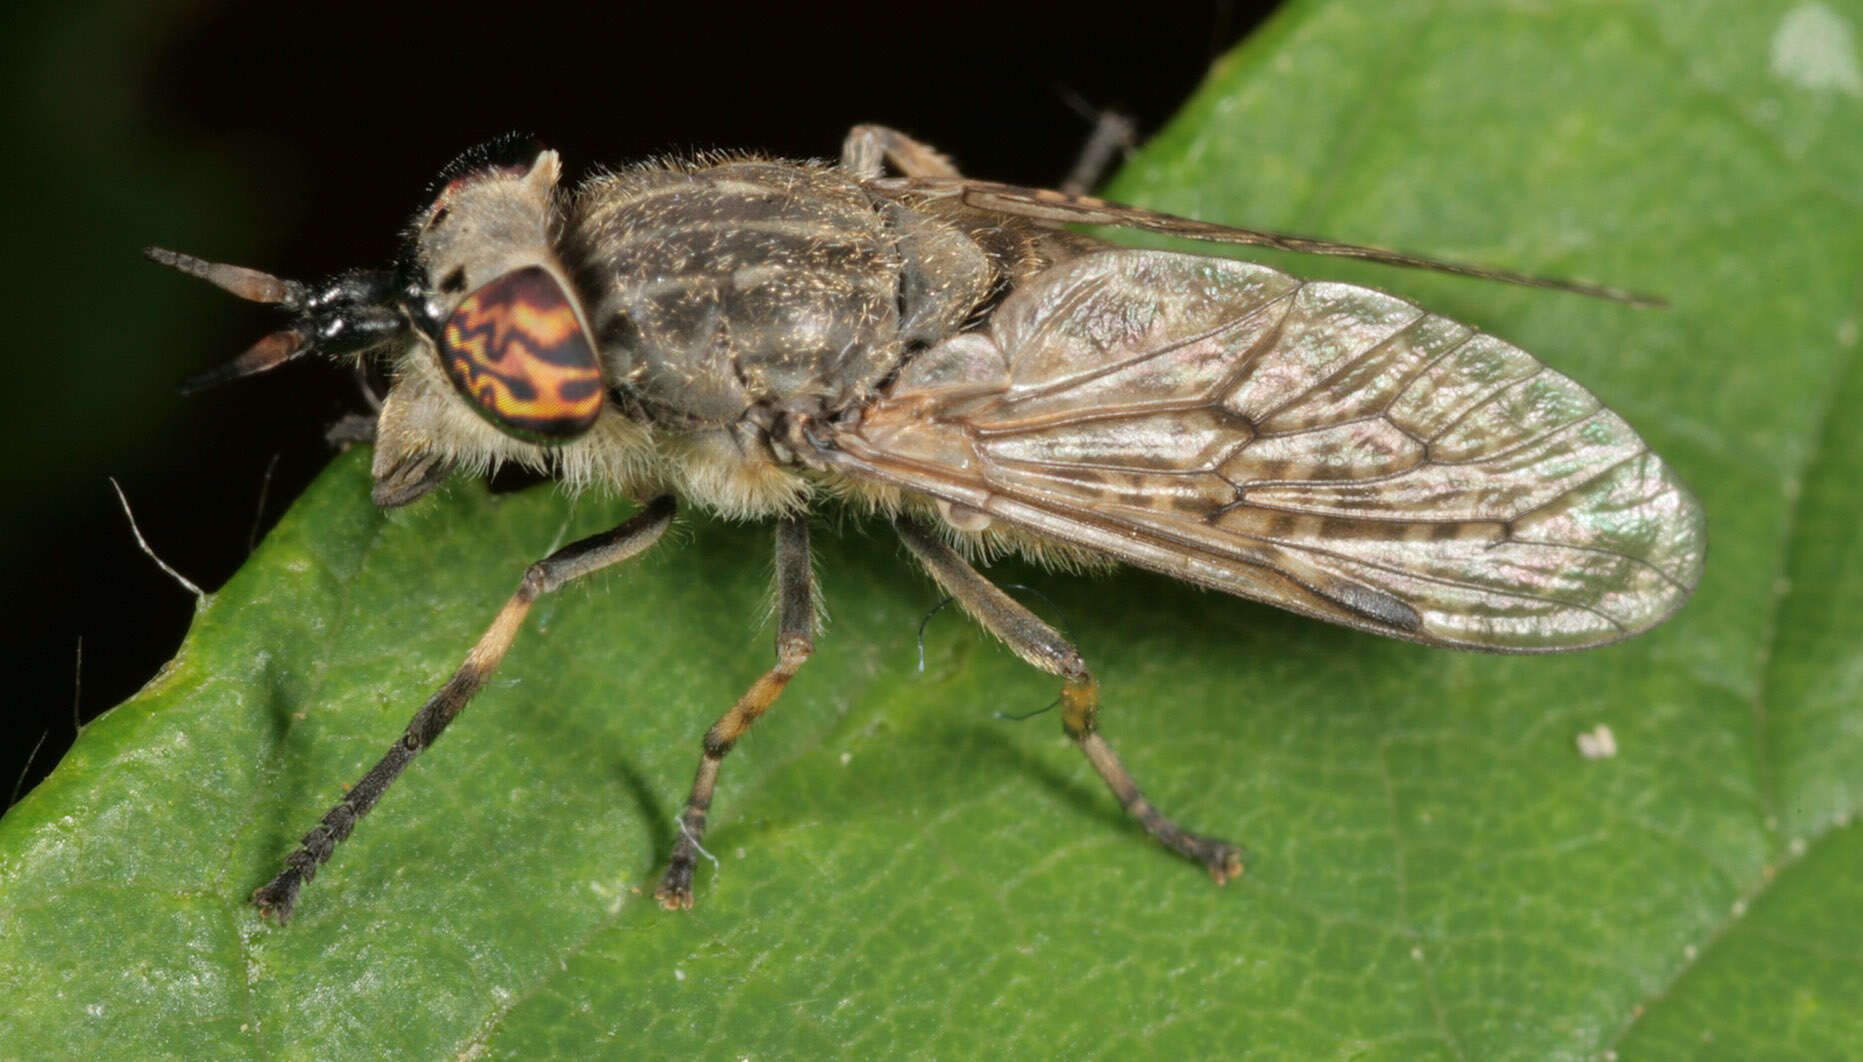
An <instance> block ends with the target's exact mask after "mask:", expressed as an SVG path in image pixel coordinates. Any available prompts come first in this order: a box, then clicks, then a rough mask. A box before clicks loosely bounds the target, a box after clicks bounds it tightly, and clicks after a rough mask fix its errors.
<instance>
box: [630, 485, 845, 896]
mask: <svg viewBox="0 0 1863 1062" xmlns="http://www.w3.org/2000/svg"><path fill="white" fill-rule="evenodd" d="M776 616H777V620H776V665H775V666H774V667H772V668H770V670H769V671H767V672H765V673H764V675H763V677H762V678H760V679H758V680H757V681H756V682H755V683H753V684H752V685H751V687H750V689H748V690H746V691H745V693H744V696H742V697H740V698H738V702H737V703H736V704H734V705H732V706H731V710H730V711H728V712H726V713H725V714H724V715H723V716H721V717H720V718H719V720H718V721H717V722H716V723H713V724H712V728H711V729H710V730H708V731H706V732H705V742H704V746H703V748H704V751H703V753H702V754H701V755H700V757H699V770H698V774H697V775H696V776H695V777H694V778H693V779H692V794H691V795H690V796H688V797H687V798H686V810H685V811H683V812H681V813H680V816H679V836H678V837H677V838H675V839H674V841H673V855H672V859H671V860H669V861H668V863H667V867H666V874H665V875H664V876H663V877H661V879H660V887H659V888H658V889H656V890H654V894H653V895H654V898H655V899H658V900H659V901H660V905H661V906H662V907H665V908H667V909H668V910H673V909H676V908H690V907H691V906H692V871H693V869H694V868H695V867H696V866H697V864H698V859H699V854H700V853H701V852H703V851H704V849H703V848H701V847H700V841H701V839H702V838H703V837H704V836H705V820H706V816H707V815H708V814H709V813H710V812H711V807H712V792H713V790H714V789H715V788H716V787H717V785H718V769H719V767H720V766H721V765H722V764H723V763H724V758H725V754H726V753H729V752H730V751H731V748H732V746H734V745H736V744H737V741H738V739H739V738H741V737H743V736H744V732H745V731H747V730H749V729H750V726H751V724H752V723H755V722H756V721H757V719H758V717H759V716H761V715H763V713H764V712H765V711H766V710H768V709H769V707H770V706H771V705H772V704H775V703H776V698H777V697H778V696H779V695H780V694H781V693H782V692H783V687H785V686H787V685H789V680H790V679H792V678H794V677H795V675H796V672H797V671H800V670H801V669H802V665H803V663H804V662H806V661H807V660H808V658H809V654H810V653H812V652H814V651H815V582H814V574H813V572H812V570H811V567H810V564H809V525H808V519H807V517H805V516H801V515H794V516H785V517H783V518H782V519H781V520H780V521H778V522H777V525H776Z"/></svg>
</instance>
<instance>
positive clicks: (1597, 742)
mask: <svg viewBox="0 0 1863 1062" xmlns="http://www.w3.org/2000/svg"><path fill="white" fill-rule="evenodd" d="M1573 740H1574V742H1575V743H1576V744H1577V745H1578V754H1579V755H1580V756H1583V757H1585V758H1586V759H1588V760H1608V759H1610V758H1611V757H1613V756H1615V755H1617V735H1615V734H1613V733H1611V728H1610V727H1608V726H1605V725H1604V724H1603V723H1599V724H1598V725H1597V726H1594V727H1592V728H1591V729H1590V730H1584V731H1580V732H1579V735H1578V737H1576V738H1575V739H1573Z"/></svg>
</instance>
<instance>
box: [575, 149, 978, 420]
mask: <svg viewBox="0 0 1863 1062" xmlns="http://www.w3.org/2000/svg"><path fill="white" fill-rule="evenodd" d="M890 207H891V204H880V203H876V202H875V200H874V199H873V198H872V197H871V196H869V194H868V193H867V192H866V191H865V190H864V189H863V188H862V187H861V186H860V184H859V183H858V182H856V181H855V180H854V179H852V178H851V177H849V176H848V175H846V174H844V173H842V172H841V171H838V170H834V169H831V168H827V167H822V166H809V165H800V164H793V163H778V162H764V161H750V160H738V161H730V162H723V163H718V164H713V165H706V166H699V167H694V168H676V167H669V166H666V165H657V166H653V167H647V168H640V169H634V170H629V171H624V172H622V173H618V174H611V175H608V176H604V177H600V178H597V179H595V180H593V181H591V182H589V183H588V184H586V185H584V186H583V188H582V189H581V190H580V191H579V192H578V194H577V198H576V204H575V208H574V211H573V213H572V220H571V224H570V226H569V232H568V233H567V235H566V239H565V241H564V245H565V256H566V257H567V259H568V260H569V261H570V262H571V263H572V265H571V268H572V270H573V271H574V273H575V276H576V277H577V279H578V281H579V287H580V288H581V290H582V291H583V292H585V295H586V297H587V299H588V300H589V304H590V307H591V312H590V316H591V319H592V325H593V328H594V329H595V334H596V337H597V344H598V346H599V347H600V349H601V351H602V355H603V357H604V358H605V359H607V363H608V367H609V374H610V379H612V380H614V381H616V382H617V383H618V385H619V386H620V387H621V388H622V389H623V390H625V391H626V392H627V393H628V394H629V395H631V396H632V397H634V398H636V399H638V400H639V401H640V403H641V405H642V406H643V407H644V408H645V409H646V410H647V411H648V413H649V415H651V416H652V417H654V419H655V420H656V421H658V422H660V423H662V424H663V425H666V426H669V427H680V428H685V427H693V426H699V425H705V424H714V425H717V424H731V423H736V422H738V421H740V420H741V419H742V418H743V417H744V415H745V414H746V413H747V412H748V411H750V410H752V409H754V408H758V407H774V408H783V409H795V408H803V407H808V408H815V409H821V410H826V411H830V412H832V411H838V410H841V409H845V408H848V407H849V406H851V405H853V404H856V403H858V402H860V401H862V400H863V399H864V398H865V397H866V396H868V395H870V394H871V393H872V391H873V389H874V386H875V385H876V384H877V382H878V381H880V380H881V379H883V378H884V377H885V376H887V375H888V374H890V373H891V372H892V371H893V370H894V368H895V366H896V365H897V363H898V361H899V359H900V357H901V356H902V354H903V352H904V351H905V350H906V349H907V348H908V347H909V346H910V345H912V343H911V342H909V341H908V339H907V338H906V337H904V336H902V323H909V326H910V329H911V332H912V340H914V341H917V342H928V341H930V338H931V337H932V336H933V335H934V334H935V333H936V332H938V331H939V330H941V329H943V328H945V327H947V324H946V322H947V321H949V320H951V319H954V318H959V317H960V316H961V315H959V314H957V313H956V312H955V311H951V312H940V311H928V310H926V309H925V308H924V307H925V305H926V303H927V301H928V300H927V293H928V292H935V293H937V294H939V295H944V294H946V289H947V288H948V285H945V284H942V283H940V282H939V281H937V280H936V278H934V277H932V276H930V275H929V273H928V272H927V271H926V270H924V269H919V268H915V267H914V266H913V263H915V262H918V261H920V260H924V259H928V258H930V259H938V260H943V259H950V258H956V257H961V252H960V251H958V250H952V249H949V248H940V247H938V246H934V245H936V244H938V240H937V239H936V236H935V234H933V233H930V232H929V231H927V232H921V231H919V229H920V228H922V226H915V225H914V223H913V221H912V219H910V218H906V219H903V220H902V218H901V217H900V216H899V214H900V212H899V211H897V210H894V209H891V208H890ZM953 235H954V234H953ZM958 239H961V237H959V238H958ZM940 250H942V252H943V253H942V257H941V256H940V254H939V253H938V252H939V251H940Z"/></svg>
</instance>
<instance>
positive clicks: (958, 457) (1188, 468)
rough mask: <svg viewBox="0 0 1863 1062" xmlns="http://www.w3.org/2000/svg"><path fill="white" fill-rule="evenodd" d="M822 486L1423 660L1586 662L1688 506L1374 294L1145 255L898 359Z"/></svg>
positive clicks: (1692, 509)
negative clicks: (1583, 651) (978, 526)
mask: <svg viewBox="0 0 1863 1062" xmlns="http://www.w3.org/2000/svg"><path fill="white" fill-rule="evenodd" d="M827 456H828V459H829V460H830V461H831V462H833V463H834V464H835V465H836V466H837V467H838V468H839V470H841V471H842V472H844V473H846V474H848V475H851V476H855V477H859V478H866V479H869V480H877V481H882V482H886V483H890V484H894V485H898V486H903V487H906V488H909V489H911V490H915V491H919V492H921V493H924V494H928V495H931V496H933V497H935V498H940V499H943V500H945V501H946V502H949V503H952V504H956V505H961V506H965V507H968V508H969V509H973V510H977V511H979V512H981V513H983V514H986V515H987V516H989V517H990V518H991V519H993V520H996V521H1000V522H1002V523H1005V524H1008V525H1012V526H1015V527H1020V528H1024V529H1026V530H1030V531H1034V532H1037V533H1039V534H1042V535H1046V536H1049V537H1052V538H1055V539H1059V540H1062V541H1065V542H1069V543H1073V544H1076V545H1081V546H1086V547H1088V548H1091V549H1095V550H1098V551H1101V552H1104V553H1106V554H1109V555H1111V556H1114V557H1117V558H1119V559H1122V560H1125V561H1127V562H1130V563H1133V564H1137V565H1140V566H1143V567H1147V568H1151V569H1154V570H1157V571H1161V572H1164V573H1166V574H1169V575H1172V576H1174V577H1177V578H1180V579H1185V580H1188V581H1191V582H1195V583H1199V584H1201V585H1204V586H1208V587H1212V588H1214V589H1218V590H1223V591H1226V592H1229V593H1234V594H1239V595H1242V596H1245V597H1252V598H1257V599H1260V600H1263V601H1267V602H1270V603H1273V604H1276V605H1280V606H1283V607H1285V608H1289V609H1292V610H1294V611H1297V612H1302V613H1306V614H1309V615H1314V616H1318V617H1320V618H1323V619H1328V620H1331V621H1334V622H1338V623H1344V624H1347V625H1350V626H1354V627H1360V628H1363V629H1366V630H1372V631H1376V632H1378V633H1382V634H1387V635H1391V636H1393V637H1399V638H1407V639H1410V640H1413V641H1422V642H1429V643H1433V644H1444V645H1455V646H1462V647H1467V648H1479V649H1491V650H1504V651H1514V652H1536V651H1553V650H1561V649H1574V648H1580V647H1584V646H1589V645H1597V644H1602V643H1605V642H1610V641H1615V640H1617V639H1619V638H1623V637H1627V636H1629V635H1631V634H1634V633H1636V632H1638V631H1641V630H1644V629H1647V628H1649V627H1651V626H1654V625H1655V624H1656V623H1658V622H1660V621H1661V620H1662V619H1664V618H1665V617H1667V616H1668V615H1669V614H1670V613H1672V612H1673V611H1674V610H1675V609H1676V608H1678V607H1679V606H1680V605H1681V603H1682V601H1683V600H1685V599H1686V597H1687V596H1688V594H1689V592H1690V591H1691V590H1692V589H1693V588H1694V585H1695V583H1696V581H1697V579H1698V577H1699V573H1700V566H1701V560H1702V552H1703V544H1704V543H1703V530H1702V519H1701V513H1700V509H1699V507H1698V506H1697V504H1696V502H1695V500H1694V498H1693V497H1692V496H1691V495H1690V494H1689V492H1688V490H1687V489H1686V488H1685V487H1684V486H1683V485H1682V484H1681V483H1680V481H1679V480H1678V479H1677V478H1676V477H1675V476H1674V474H1673V473H1672V472H1671V471H1670V470H1669V469H1668V468H1667V467H1666V466H1664V465H1663V463H1662V462H1661V460H1660V459H1658V458H1657V457H1656V456H1655V455H1654V454H1652V453H1651V452H1650V451H1649V449H1648V447H1647V446H1645V445H1644V443H1643V442H1642V440H1641V439H1639V438H1637V436H1636V434H1635V433H1634V432H1633V431H1631V429H1630V428H1629V426H1628V425H1627V424H1625V423H1624V421H1623V420H1622V419H1621V418H1619V417H1618V416H1617V415H1616V414H1614V413H1612V412H1611V411H1610V410H1608V409H1605V408H1604V407H1603V406H1602V405H1600V404H1599V402H1598V401H1597V399H1595V398H1594V397H1592V396H1591V394H1590V393H1588V392H1587V391H1585V390H1584V389H1583V388H1582V387H1579V386H1578V385H1577V384H1575V383H1573V382H1572V381H1571V380H1569V379H1567V378H1566V377H1564V376H1562V375H1560V374H1559V373H1557V372H1554V371H1553V370H1551V369H1548V368H1546V367H1545V366H1544V365H1541V364H1540V363H1539V362H1538V361H1536V360H1535V359H1533V358H1532V357H1531V356H1530V355H1528V354H1526V353H1525V352H1524V351H1521V350H1520V349H1519V348H1517V347H1513V346H1511V345H1509V344H1507V343H1504V342H1502V341H1501V340H1498V339H1496V338H1494V337H1493V336H1489V335H1485V334H1482V333H1480V332H1477V331H1476V330H1474V329H1472V328H1469V327H1467V326H1465V325H1461V324H1457V323H1456V322H1454V321H1450V320H1448V319H1446V318H1443V317H1439V316H1436V315H1433V314H1429V313H1426V312H1425V311H1423V310H1421V309H1419V308H1418V307H1416V306H1415V305H1413V304H1411V303H1408V302H1405V301H1404V300H1402V299H1398V298H1395V297H1392V296H1389V295H1385V294H1383V293H1381V292H1377V291H1372V290H1370V289H1367V288H1360V287H1354V286H1350V285H1345V284H1335V283H1326V282H1310V281H1301V280H1298V279H1296V278H1294V277H1291V276H1288V275H1287V274H1285V273H1281V272H1279V271H1277V270H1273V269H1269V268H1267V267H1265V266H1259V265H1254V264H1252V263H1246V262H1238V261H1233V260H1229V259H1219V258H1209V257H1203V256H1197V255H1180V254H1171V253H1168V252H1161V251H1129V250H1114V251H1107V252H1103V253H1099V254H1094V255H1090V256H1087V257H1084V258H1080V259H1076V260H1074V261H1072V262H1069V263H1066V264H1064V265H1062V266H1059V267H1056V268H1055V269H1052V270H1050V271H1048V272H1047V273H1044V274H1042V275H1041V276H1040V277H1038V278H1037V279H1036V280H1035V281H1033V282H1031V283H1029V284H1026V285H1024V286H1023V287H1022V288H1021V289H1019V290H1018V291H1017V292H1016V293H1014V294H1013V295H1012V296H1011V297H1010V298H1009V299H1008V300H1006V301H1005V302H1004V304H1003V306H1002V307H1001V308H1000V309H999V311H998V312H997V313H996V315H995V316H994V317H993V318H992V320H991V323H990V327H989V329H988V330H987V331H986V332H976V333H969V334H966V335H963V336H959V337H957V338H955V339H953V340H950V341H948V342H946V343H944V344H941V345H940V346H938V347H935V348H933V349H931V350H929V351H926V352H924V353H923V354H921V355H919V356H918V358H917V359H916V360H914V361H913V362H912V363H911V364H909V365H908V366H907V367H906V369H905V370H904V371H903V372H902V373H901V375H900V376H899V378H898V379H897V380H896V381H895V382H894V383H893V385H892V386H891V388H890V389H889V391H888V393H887V394H886V395H885V396H883V397H882V398H881V399H880V400H879V401H877V402H875V403H873V404H872V405H871V406H870V407H869V408H868V410H867V411H866V413H865V415H864V416H863V417H862V418H861V419H860V420H859V421H858V422H855V423H853V424H850V425H847V426H844V427H842V428H841V429H839V430H838V432H837V434H836V435H835V436H834V437H833V445H832V447H831V448H830V453H829V454H828V455H827Z"/></svg>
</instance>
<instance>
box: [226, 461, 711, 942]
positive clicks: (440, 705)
mask: <svg viewBox="0 0 1863 1062" xmlns="http://www.w3.org/2000/svg"><path fill="white" fill-rule="evenodd" d="M674 511H675V505H674V502H673V499H672V498H671V497H670V496H667V497H661V498H655V499H654V500H652V501H650V502H648V503H647V504H646V506H645V507H644V508H642V509H641V511H640V512H638V513H636V514H635V515H634V516H633V517H632V518H631V519H629V520H628V521H627V522H626V523H624V524H622V525H621V526H619V527H617V528H615V529H614V530H612V531H606V532H603V533H602V534H599V535H594V536H591V537H589V538H585V539H583V540H582V541H580V542H573V543H571V544H569V545H567V546H564V547H563V548H562V549H559V550H557V551H556V552H555V553H552V554H550V555H549V556H548V557H545V558H544V559H542V560H540V561H538V562H537V563H535V564H533V565H531V566H530V568H529V570H527V571H526V572H525V573H524V579H523V581H522V582H520V583H519V584H518V588H517V592H516V593H514V594H512V595H511V600H510V601H508V602H506V603H505V607H504V608H503V609H501V610H500V611H499V613H498V616H497V618H495V619H493V620H492V625H491V626H490V627H489V628H487V629H486V631H485V633H484V634H483V635H481V636H480V638H479V641H478V644H477V645H475V646H473V647H472V651H471V652H470V653H467V654H466V661H465V663H463V664H461V665H460V667H459V670H458V671H456V672H454V674H453V677H452V678H451V679H449V680H448V681H447V683H446V685H444V686H441V687H440V689H439V690H438V691H437V692H435V693H434V695H433V696H432V697H431V698H429V699H428V701H427V703H426V704H425V705H423V706H422V707H421V710H420V711H418V712H416V713H415V714H414V718H413V719H412V720H410V721H409V722H408V725H407V730H406V731H405V732H404V733H403V734H402V735H401V737H400V739H399V740H397V741H396V742H395V743H394V744H393V745H391V746H390V747H389V749H388V752H387V754H386V755H384V756H383V757H382V758H381V760H380V762H378V763H376V765H375V766H374V767H372V768H370V770H369V773H367V774H365V775H363V776H362V778H361V779H360V780H359V781H357V782H356V784H355V785H354V786H351V787H350V790H349V792H348V793H346V794H344V796H343V799H342V800H341V801H339V802H338V803H337V804H336V806H335V807H333V808H331V809H330V810H329V811H328V812H327V813H325V814H324V817H323V818H322V819H321V820H319V821H318V823H317V825H316V826H315V827H313V828H312V829H311V831H310V832H309V833H307V834H305V835H304V840H303V842H302V843H301V844H300V846H299V847H298V850H297V851H295V852H293V853H291V855H290V856H289V857H288V858H286V860H285V869H283V870H282V871H279V873H278V876H277V877H275V878H273V879H272V880H271V882H270V883H269V884H266V885H264V886H261V887H260V888H259V889H258V890H257V891H256V892H254V893H253V894H252V902H253V903H254V904H255V905H257V906H258V908H259V910H260V912H261V913H263V914H267V915H273V916H275V917H277V919H278V921H279V922H281V923H282V922H286V921H288V920H290V918H291V912H292V911H293V910H294V909H295V908H296V907H297V904H298V892H299V890H301V889H303V888H304V884H305V883H306V882H308V881H310V880H311V879H312V878H314V877H316V876H317V868H318V867H321V866H322V865H323V864H324V863H325V862H326V861H327V860H328V859H329V858H330V856H331V854H332V853H334V852H335V851H336V846H337V845H339V844H342V843H343V841H344V840H345V839H346V838H347V837H349V835H350V832H351V831H352V830H354V829H355V828H356V822H357V820H359V819H361V818H362V817H363V816H364V815H367V814H368V813H369V811H370V809H372V808H374V807H375V803H376V801H378V800H380V799H381V798H382V794H383V793H386V792H387V791H388V787H389V786H390V785H393V784H394V781H395V779H396V778H398V777H400V776H401V772H402V771H403V770H406V769H407V765H408V764H410V763H413V762H414V757H416V756H418V755H420V754H421V751H422V750H424V749H425V748H426V747H427V746H429V745H431V744H433V743H434V740H435V739H436V738H438V737H439V736H440V733H441V732H442V731H444V730H445V729H446V727H447V724H449V723H451V722H452V721H453V719H454V717H456V716H457V715H459V713H460V711H461V710H462V709H464V708H465V707H466V702H468V701H470V700H471V699H472V695H473V694H475V693H477V692H479V689H480V688H481V687H483V686H484V685H485V683H486V681H487V680H489V679H490V678H491V677H492V672H493V671H496V670H497V669H498V664H499V662H501V661H502V660H504V658H505V651H506V650H508V649H510V648H511V643H512V642H513V641H514V640H516V638H517V633H518V629H519V628H520V627H521V626H522V625H523V623H524V618H525V617H526V616H528V615H530V610H531V606H532V605H534V604H536V603H537V599H538V598H540V597H542V596H543V595H545V594H548V593H552V592H554V591H556V590H557V589H559V588H561V587H562V586H563V585H564V584H565V583H568V582H571V581H572V580H575V579H580V578H582V577H583V576H585V575H589V574H591V573H593V572H598V571H600V570H602V569H603V568H607V567H610V566H611V565H615V564H619V563H621V562H622V561H624V560H627V559H628V558H630V557H633V556H635V555H636V554H638V553H640V552H641V551H642V550H644V549H646V548H647V547H648V546H651V545H653V544H654V543H655V542H657V541H659V539H660V536H661V535H662V534H664V533H665V532H666V528H667V526H668V525H669V524H671V523H672V522H673V513H674Z"/></svg>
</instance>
